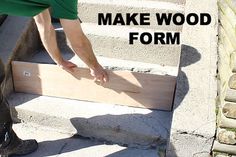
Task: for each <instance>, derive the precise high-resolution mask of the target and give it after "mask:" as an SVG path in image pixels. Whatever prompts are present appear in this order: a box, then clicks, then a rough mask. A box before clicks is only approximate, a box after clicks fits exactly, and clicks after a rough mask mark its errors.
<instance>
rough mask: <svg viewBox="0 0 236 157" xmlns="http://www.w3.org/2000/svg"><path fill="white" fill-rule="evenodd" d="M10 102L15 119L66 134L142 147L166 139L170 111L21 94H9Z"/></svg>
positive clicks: (169, 122) (162, 143) (164, 142)
mask: <svg viewBox="0 0 236 157" xmlns="http://www.w3.org/2000/svg"><path fill="white" fill-rule="evenodd" d="M9 103H10V104H11V109H12V111H13V117H14V118H15V119H16V118H19V119H22V120H23V121H25V122H33V123H37V124H40V125H43V126H50V127H53V128H55V129H57V130H61V131H62V132H65V133H69V134H75V133H78V134H80V135H82V136H85V137H94V138H97V139H102V140H106V141H112V142H113V143H118V144H121V145H124V144H125V145H128V146H130V147H142V148H150V147H154V148H155V147H157V146H159V147H160V146H162V145H165V144H166V142H167V141H168V139H169V130H170V126H171V120H172V119H171V118H172V113H171V112H164V111H152V110H148V109H139V108H132V107H126V106H118V105H111V104H109V105H108V104H101V103H92V102H85V101H77V100H69V99H60V98H52V97H46V96H38V95H30V94H22V93H18V94H16V93H15V94H12V95H11V96H10V97H9ZM14 107H15V108H14ZM14 111H15V112H14ZM16 111H17V113H16Z"/></svg>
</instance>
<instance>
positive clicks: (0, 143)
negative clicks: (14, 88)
mask: <svg viewBox="0 0 236 157" xmlns="http://www.w3.org/2000/svg"><path fill="white" fill-rule="evenodd" d="M4 78H5V72H4V66H3V63H2V62H1V59H0V86H1V84H2V83H3V81H4ZM37 147H38V144H37V142H36V141H35V140H27V141H22V140H21V139H19V138H18V137H17V135H16V134H15V132H14V131H13V130H12V119H11V114H10V110H9V106H8V103H7V100H6V99H5V98H4V96H3V94H2V90H1V88H0V157H1V156H8V155H9V156H10V155H24V154H29V153H31V152H33V151H35V150H36V149H37Z"/></svg>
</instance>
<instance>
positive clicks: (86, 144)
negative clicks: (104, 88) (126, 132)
mask: <svg viewBox="0 0 236 157" xmlns="http://www.w3.org/2000/svg"><path fill="white" fill-rule="evenodd" d="M13 128H14V130H15V131H16V132H17V134H18V136H20V137H21V138H23V139H36V140H37V141H38V142H39V148H38V150H37V151H36V152H34V153H32V154H30V155H26V156H25V157H46V156H47V157H49V156H50V157H57V156H60V157H76V156H77V157H78V156H83V157H90V156H92V157H104V156H106V157H134V156H135V157H159V155H158V154H157V153H158V152H157V150H155V149H149V150H142V149H134V148H127V147H122V146H118V145H115V144H109V143H104V142H99V141H95V140H89V139H86V138H82V137H71V136H69V135H66V134H62V133H59V132H57V131H55V130H53V129H51V128H46V127H44V126H39V125H34V124H29V123H22V124H16V125H14V126H13Z"/></svg>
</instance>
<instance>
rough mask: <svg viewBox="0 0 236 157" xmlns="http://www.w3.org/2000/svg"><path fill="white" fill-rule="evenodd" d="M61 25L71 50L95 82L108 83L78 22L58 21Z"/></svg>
mask: <svg viewBox="0 0 236 157" xmlns="http://www.w3.org/2000/svg"><path fill="white" fill-rule="evenodd" d="M60 21H61V25H62V27H63V29H64V31H65V33H66V36H67V37H68V39H69V41H70V43H71V46H72V49H73V50H74V52H75V53H76V54H77V55H78V56H79V57H80V58H81V60H83V61H84V62H85V63H86V64H87V65H88V67H89V68H90V71H91V75H92V76H94V77H95V81H101V82H102V83H104V82H107V81H108V75H107V73H106V71H105V70H104V69H103V68H102V66H101V65H100V64H99V63H98V61H97V59H96V57H95V55H94V52H93V49H92V45H91V43H90V41H89V40H88V38H87V37H86V36H85V35H84V33H83V30H82V28H81V25H80V21H79V20H67V19H60Z"/></svg>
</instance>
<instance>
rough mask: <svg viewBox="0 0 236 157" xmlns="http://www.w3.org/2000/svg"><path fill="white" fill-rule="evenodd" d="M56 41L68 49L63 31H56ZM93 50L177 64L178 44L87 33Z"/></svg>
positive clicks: (141, 59)
mask: <svg viewBox="0 0 236 157" xmlns="http://www.w3.org/2000/svg"><path fill="white" fill-rule="evenodd" d="M85 33H86V32H85ZM57 34H58V43H59V46H60V48H61V49H64V50H65V49H68V46H67V45H66V44H65V43H66V42H65V40H66V39H65V36H64V33H63V32H57ZM87 36H88V38H89V39H90V41H91V43H92V45H93V50H94V52H95V53H96V55H98V56H104V57H110V58H116V59H124V60H132V61H139V62H144V63H153V64H159V65H165V66H166V65H168V66H176V67H177V66H178V64H179V56H180V50H181V46H180V45H154V44H152V45H148V46H147V45H143V44H141V43H136V44H134V45H129V44H128V42H129V41H128V39H127V40H125V39H120V38H115V37H108V36H98V35H93V34H87Z"/></svg>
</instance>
